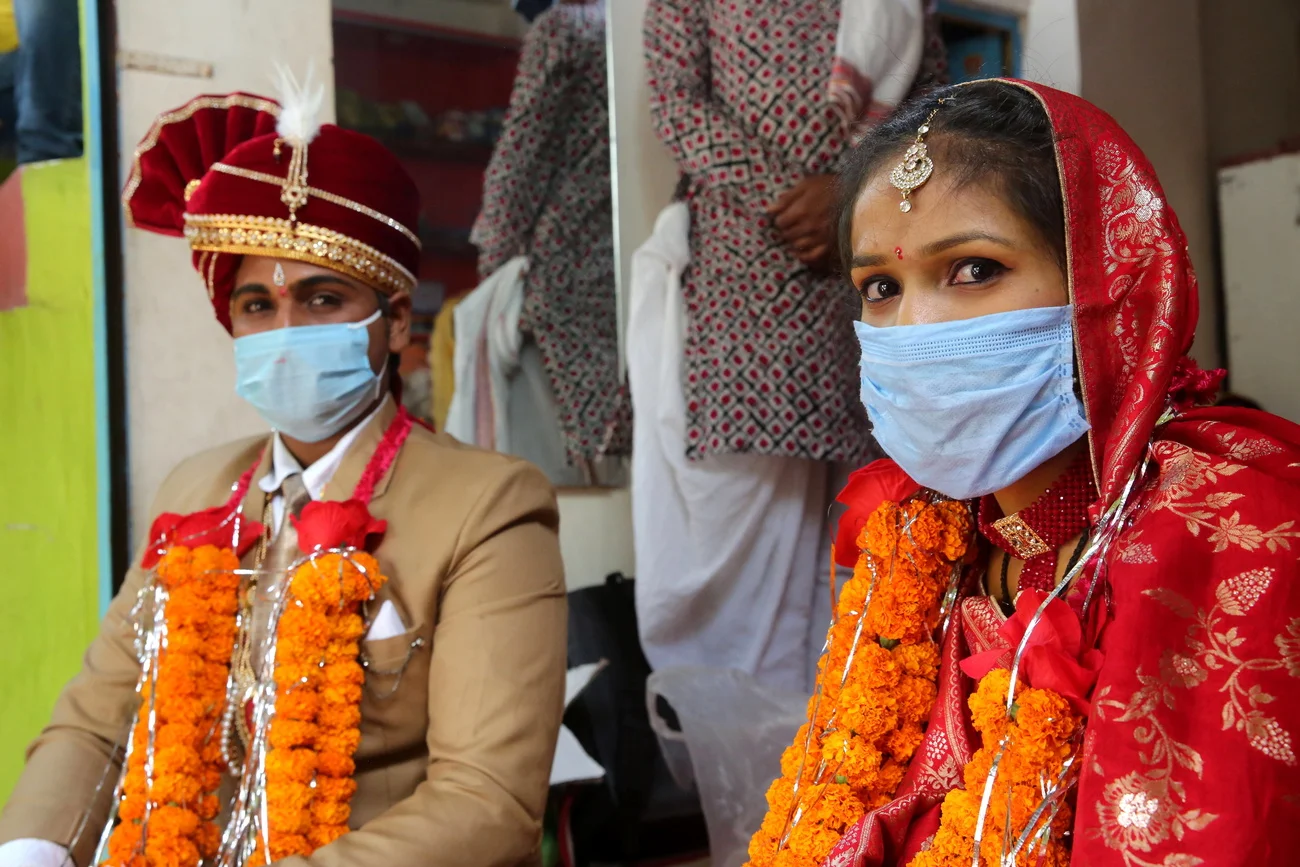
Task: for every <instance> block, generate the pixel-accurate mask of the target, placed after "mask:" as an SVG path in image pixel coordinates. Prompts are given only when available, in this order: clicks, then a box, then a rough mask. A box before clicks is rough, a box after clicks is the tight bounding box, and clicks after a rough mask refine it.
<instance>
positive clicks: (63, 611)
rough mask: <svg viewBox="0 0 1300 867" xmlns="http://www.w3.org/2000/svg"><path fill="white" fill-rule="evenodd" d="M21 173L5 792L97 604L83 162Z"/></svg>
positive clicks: (0, 459) (0, 665) (5, 513)
mask: <svg viewBox="0 0 1300 867" xmlns="http://www.w3.org/2000/svg"><path fill="white" fill-rule="evenodd" d="M84 6H85V4H83V15H84V13H85V8H84ZM89 8H90V10H92V14H93V9H94V5H93V4H90V7H89ZM83 32H85V28H84V23H83ZM83 56H84V51H83ZM82 65H83V74H84V71H85V67H86V66H87V64H85V63H83V64H82ZM22 185H23V200H24V203H25V224H26V235H27V306H26V307H22V308H19V309H16V310H9V311H5V312H2V313H0V593H3V602H0V803H3V802H4V801H5V800H6V799H7V798H8V796H9V792H10V791H11V790H12V788H13V784H14V782H15V781H16V780H17V778H18V774H19V772H20V771H21V770H22V765H23V753H24V749H25V747H26V745H27V743H28V742H29V741H31V739H32V738H33V737H35V736H36V734H37V733H38V732H39V731H40V729H41V726H43V725H44V724H45V722H46V720H48V719H49V715H50V708H51V706H52V705H53V704H54V698H55V696H56V695H58V692H59V690H60V688H62V686H63V684H64V683H66V682H67V680H68V679H69V678H70V677H71V676H72V675H73V674H74V673H75V672H76V671H77V669H78V667H79V665H80V662H81V655H82V653H83V652H84V651H85V648H86V645H87V644H89V643H90V640H91V639H92V638H93V637H94V635H95V633H96V630H97V620H98V616H99V569H98V534H97V514H96V509H97V499H96V483H97V474H96V452H95V445H96V440H95V427H96V425H95V352H96V350H95V346H94V335H93V327H94V325H93V311H94V295H93V292H94V290H93V270H92V269H93V263H92V253H91V250H92V237H91V222H90V221H91V190H90V185H91V180H90V169H89V163H88V161H87V160H86V159H85V158H82V159H75V160H64V161H60V162H52V163H43V164H38V165H34V166H29V167H27V168H25V169H24V170H23V175H22Z"/></svg>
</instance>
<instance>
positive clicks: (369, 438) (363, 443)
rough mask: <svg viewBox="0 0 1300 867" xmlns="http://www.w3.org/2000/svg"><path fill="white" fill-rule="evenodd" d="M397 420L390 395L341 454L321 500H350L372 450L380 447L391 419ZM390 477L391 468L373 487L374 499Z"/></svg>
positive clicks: (377, 497) (395, 407) (381, 492)
mask: <svg viewBox="0 0 1300 867" xmlns="http://www.w3.org/2000/svg"><path fill="white" fill-rule="evenodd" d="M396 417H397V404H396V403H395V402H394V401H393V398H392V397H391V396H390V397H387V398H385V399H384V402H383V404H382V405H380V407H379V410H378V411H377V412H376V413H375V417H374V418H372V419H370V421H368V422H366V425H365V427H363V428H362V429H361V432H360V433H358V434H357V438H356V439H355V440H354V441H353V442H352V445H351V447H349V448H348V450H347V453H346V454H345V455H343V461H342V462H341V463H340V464H339V468H338V470H336V471H335V473H334V476H333V478H331V479H330V480H329V482H328V483H327V484H326V485H325V490H324V492H323V496H322V497H321V499H323V500H332V501H334V502H341V501H343V500H350V499H352V492H353V491H354V490H356V487H357V482H359V481H361V476H362V474H363V473H364V472H365V471H366V465H367V464H369V463H370V459H371V458H372V457H373V456H374V454H375V450H376V449H378V448H379V443H380V442H382V441H383V439H384V433H385V431H387V430H388V426H389V425H390V424H392V423H393V419H394V418H396ZM390 475H392V472H391V469H390V471H389V472H388V473H385V474H384V478H383V479H380V480H379V483H378V484H376V485H375V494H374V497H373V499H376V500H377V499H379V497H380V495H381V494H383V493H384V491H385V490H386V489H387V488H388V476H390Z"/></svg>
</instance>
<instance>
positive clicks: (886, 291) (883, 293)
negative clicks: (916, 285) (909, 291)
mask: <svg viewBox="0 0 1300 867" xmlns="http://www.w3.org/2000/svg"><path fill="white" fill-rule="evenodd" d="M858 292H859V294H861V295H862V300H863V301H866V302H867V303H868V304H876V303H879V302H881V301H888V300H889V299H890V298H893V297H894V296H895V295H901V294H902V292H903V287H902V285H900V284H899V282H898V281H897V280H894V279H893V278H891V277H872V278H870V279H868V280H867V281H865V282H864V283H863V284H862V285H861V286H860V287H858Z"/></svg>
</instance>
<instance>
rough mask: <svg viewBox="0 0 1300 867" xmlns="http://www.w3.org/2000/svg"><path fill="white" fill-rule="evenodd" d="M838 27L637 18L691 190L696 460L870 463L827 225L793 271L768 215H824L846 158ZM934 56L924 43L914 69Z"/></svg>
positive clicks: (667, 138)
mask: <svg viewBox="0 0 1300 867" xmlns="http://www.w3.org/2000/svg"><path fill="white" fill-rule="evenodd" d="M918 6H919V3H918ZM918 17H919V16H918ZM839 21H840V3H839V2H837V0H812V2H809V0H779V2H776V3H772V2H759V0H737V2H726V3H723V2H699V0H652V2H651V3H650V6H649V8H648V10H647V12H646V61H647V65H648V72H647V76H648V84H649V87H650V91H651V105H650V110H651V113H652V115H653V116H654V119H655V122H656V125H657V128H658V132H659V137H660V138H661V139H662V140H663V141H664V143H665V144H667V145H668V147H669V149H670V150H671V151H672V154H673V156H674V157H675V158H676V160H677V162H678V164H679V165H680V167H681V169H682V171H683V172H684V173H685V174H686V175H688V176H689V177H690V179H691V184H690V188H689V195H688V200H689V202H690V212H691V262H692V264H691V267H690V269H689V270H688V271H687V273H686V275H685V293H686V302H687V308H688V320H689V334H688V337H687V346H686V358H685V361H686V364H685V371H684V373H683V376H684V378H685V383H684V386H685V388H686V391H687V410H688V413H689V430H688V434H687V436H688V449H689V453H690V455H691V456H692V457H696V458H698V457H704V456H707V455H719V454H762V455H781V456H786V457H800V458H812V459H815V460H824V461H860V460H861V459H862V458H864V457H865V456H866V455H867V454H868V453H869V451H870V445H869V443H870V437H869V434H868V431H867V425H866V419H865V416H864V415H863V413H862V410H861V407H860V406H859V405H858V402H857V400H856V395H857V389H858V386H857V379H856V374H855V373H854V371H855V370H856V366H857V358H856V352H857V349H856V345H855V343H854V340H853V333H852V330H851V329H850V328H848V327H847V325H846V322H845V318H844V311H845V310H846V309H848V308H846V305H851V303H852V299H851V293H849V292H847V291H846V290H845V288H844V284H843V281H842V279H841V278H840V277H838V276H835V275H834V274H833V273H831V269H830V267H829V265H830V256H829V253H830V250H829V247H830V244H831V243H832V239H831V237H830V234H829V223H828V222H827V223H826V224H825V225H824V226H823V227H822V228H823V229H825V236H824V243H823V245H822V248H821V250H820V255H817V256H808V255H804V256H803V259H805V260H807V261H803V260H801V252H800V251H799V250H796V249H795V248H794V247H793V246H792V245H791V243H790V242H789V241H788V240H787V239H786V238H785V237H783V234H782V232H781V231H780V230H779V228H778V226H777V225H776V223H775V222H774V220H773V218H772V216H771V214H772V209H773V206H774V205H776V204H777V203H778V202H779V201H780V199H781V196H782V194H783V193H786V192H787V191H792V190H798V189H802V188H803V187H804V186H805V185H806V186H810V187H811V186H816V187H820V188H821V189H820V193H819V195H820V200H821V203H822V216H828V214H829V191H830V188H831V181H832V178H831V177H830V176H831V175H833V174H834V173H835V172H836V171H837V170H838V169H839V167H840V165H841V162H842V161H843V159H844V157H845V155H846V154H847V152H848V149H849V144H850V141H849V132H848V131H847V130H846V129H845V128H844V125H843V124H842V123H841V121H840V119H839V117H838V116H837V115H836V112H835V108H834V106H833V104H832V101H831V99H830V96H829V93H828V84H829V82H830V77H831V67H832V64H833V62H834V60H835V56H834V55H835V41H836V33H837V28H838V25H839ZM936 46H937V50H936ZM881 50H882V51H889V50H891V46H882V47H881ZM941 53H942V46H941V44H940V43H938V42H937V41H935V40H933V39H931V40H929V41H928V42H927V47H926V57H927V59H928V60H929V61H930V63H929V64H928V66H927V64H926V62H925V61H923V64H922V66H923V69H927V68H928V69H930V70H931V71H932V72H933V71H934V70H935V69H936V65H935V64H934V62H933V61H934V58H935V57H936V55H941ZM913 71H915V68H914V70H913ZM804 252H818V251H816V250H810V251H804Z"/></svg>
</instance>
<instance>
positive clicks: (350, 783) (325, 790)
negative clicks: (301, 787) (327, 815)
mask: <svg viewBox="0 0 1300 867" xmlns="http://www.w3.org/2000/svg"><path fill="white" fill-rule="evenodd" d="M316 791H317V793H318V795H319V797H321V798H323V799H325V800H328V801H334V802H336V803H340V804H346V803H347V802H348V801H350V800H352V795H353V794H355V793H356V791H357V783H356V780H353V779H351V778H348V777H344V778H342V779H338V778H334V777H319V778H317V780H316Z"/></svg>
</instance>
